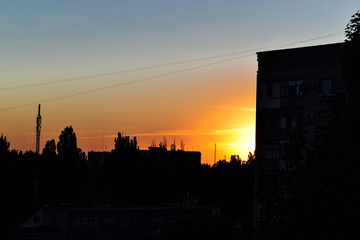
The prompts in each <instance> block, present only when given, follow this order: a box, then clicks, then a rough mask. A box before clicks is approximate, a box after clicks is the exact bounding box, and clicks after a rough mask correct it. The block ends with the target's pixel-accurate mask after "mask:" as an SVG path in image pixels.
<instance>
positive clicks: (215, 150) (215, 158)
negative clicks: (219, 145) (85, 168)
mask: <svg viewBox="0 0 360 240" xmlns="http://www.w3.org/2000/svg"><path fill="white" fill-rule="evenodd" d="M215 163H216V143H215V152H214V165H215Z"/></svg>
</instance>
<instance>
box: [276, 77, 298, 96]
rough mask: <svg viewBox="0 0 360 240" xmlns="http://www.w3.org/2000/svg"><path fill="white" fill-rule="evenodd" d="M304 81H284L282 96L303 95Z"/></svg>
mask: <svg viewBox="0 0 360 240" xmlns="http://www.w3.org/2000/svg"><path fill="white" fill-rule="evenodd" d="M302 85H303V81H302V80H297V81H294V80H292V81H286V82H283V83H282V86H281V96H282V97H294V96H302V95H303V88H302Z"/></svg>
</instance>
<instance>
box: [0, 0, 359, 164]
mask: <svg viewBox="0 0 360 240" xmlns="http://www.w3.org/2000/svg"><path fill="white" fill-rule="evenodd" d="M324 5H326V7H324ZM357 6H358V2H357V1H346V2H341V3H340V2H339V1H316V2H314V1H301V2H296V3H294V2H288V1H275V2H274V1H272V2H268V1H261V2H256V3H255V2H254V3H252V2H242V1H226V2H219V1H195V2H193V1H185V2H184V1H176V2H171V3H170V2H168V1H163V0H162V1H160V0H157V1H151V2H141V3H139V2H137V1H135V2H134V1H125V2H124V1H121V2H116V1H101V2H97V1H91V2H86V3H84V2H82V1H80V2H76V3H71V4H70V3H64V2H61V3H60V2H59V3H48V2H47V1H26V2H21V3H20V2H16V1H10V2H2V3H0V13H1V14H0V15H1V16H2V21H0V28H1V29H2V36H3V38H1V39H0V50H1V52H2V56H1V58H0V63H1V64H0V66H2V67H1V76H0V84H1V89H8V90H6V91H5V90H1V104H0V109H7V108H12V107H14V106H23V107H20V108H16V109H10V110H7V111H1V112H0V115H1V119H0V128H1V129H0V132H2V133H3V134H4V135H6V136H7V137H8V139H9V140H10V141H11V142H12V146H11V147H12V148H14V149H21V150H23V151H25V150H30V149H32V150H35V140H36V136H35V132H34V127H35V125H34V120H33V119H34V118H35V117H36V107H37V104H42V106H41V107H42V131H41V139H42V141H41V142H40V144H41V146H40V149H42V148H43V147H44V145H45V143H46V140H50V139H56V137H57V135H58V132H59V131H61V130H62V128H63V127H64V126H68V125H73V126H74V128H75V129H76V130H77V136H78V141H79V147H81V148H82V149H83V150H84V151H86V152H88V151H91V150H95V151H99V150H106V148H107V149H110V146H111V145H112V140H113V138H114V137H115V135H116V132H117V131H119V130H122V131H124V133H125V134H127V135H130V136H137V137H138V143H139V146H140V147H141V148H142V149H146V148H147V146H149V145H150V144H151V142H152V141H153V140H155V141H156V142H160V141H161V140H162V138H163V137H164V136H166V138H167V139H168V141H169V142H173V140H174V138H175V141H176V142H177V145H179V143H180V141H181V139H183V142H184V143H185V148H186V149H188V150H196V151H200V152H201V153H202V159H203V161H204V162H207V163H213V152H214V144H215V143H216V144H217V155H218V156H219V157H218V159H223V158H224V156H225V155H226V158H227V159H229V158H230V155H233V154H235V155H237V154H238V155H240V157H241V158H242V159H246V156H247V153H248V152H249V151H253V150H254V143H255V139H254V138H255V137H254V136H255V111H254V109H255V79H256V69H257V66H256V56H255V51H259V50H260V49H263V48H268V49H272V48H271V47H273V46H278V47H282V48H284V47H287V45H289V44H291V43H296V44H294V45H291V47H297V46H304V45H316V44H322V43H331V42H340V41H342V40H343V39H344V37H343V34H342V33H341V32H342V31H343V29H344V26H345V25H346V23H347V22H348V20H349V16H351V14H352V13H353V11H354V9H356V7H357ZM311 39H312V41H306V40H311ZM249 50H252V51H249ZM215 56H216V58H215ZM195 60H197V61H195ZM170 63H178V64H170ZM180 63H181V64H180ZM215 63H217V64H215ZM151 66H158V67H156V68H155V67H151ZM149 67H151V68H149ZM134 69H137V71H127V70H134ZM190 69H192V70H191V71H190ZM185 70H187V71H185ZM125 71H127V72H125ZM115 72H117V73H118V74H113V75H111V74H108V73H115ZM120 73H121V74H120ZM175 73H176V74H175ZM95 75H96V77H94V76H95ZM69 79H78V80H76V81H63V82H62V83H58V84H47V85H41V86H40V85H39V86H36V87H32V88H24V89H19V88H17V87H18V86H24V85H36V84H38V83H44V82H45V83H50V82H54V81H61V80H69ZM145 79H148V80H146V81H143V80H145ZM129 82H138V83H136V84H124V85H122V84H123V83H129ZM119 85H120V86H119ZM113 86H118V87H113ZM9 88H13V89H12V90H9ZM14 88H15V89H14ZM99 89H103V90H102V91H99ZM79 93H87V94H79ZM66 96H72V97H66ZM51 99H53V101H49V100H51ZM29 104H30V105H29ZM24 105H26V106H24Z"/></svg>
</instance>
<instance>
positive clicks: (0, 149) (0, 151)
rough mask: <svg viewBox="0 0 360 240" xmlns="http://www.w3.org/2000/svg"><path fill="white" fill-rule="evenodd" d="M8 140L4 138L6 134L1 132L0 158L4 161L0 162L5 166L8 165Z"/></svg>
mask: <svg viewBox="0 0 360 240" xmlns="http://www.w3.org/2000/svg"><path fill="white" fill-rule="evenodd" d="M9 147H10V142H9V141H8V140H7V139H6V136H4V135H3V134H1V136H0V158H1V160H5V163H4V162H2V163H1V165H5V168H8V167H9V164H10V162H9V153H10V150H9Z"/></svg>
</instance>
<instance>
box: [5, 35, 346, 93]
mask: <svg viewBox="0 0 360 240" xmlns="http://www.w3.org/2000/svg"><path fill="white" fill-rule="evenodd" d="M343 33H344V31H341V32H336V33H331V34H327V35H323V36H319V37H316V38H311V39H307V40H302V41H297V42H292V43H286V44H278V45H273V46H269V47H262V48H255V49H249V50H244V51H238V52H232V53H225V54H220V55H214V56H209V57H201V58H194V59H189V60H184V61H177V62H171V63H164V64H159V65H152V66H147V67H140V68H133V69H127V70H121V71H115V72H106V73H100V74H93V75H86V76H80V77H74V78H66V79H59V80H54V81H47V82H37V83H30V84H24V85H18V86H11V87H4V88H0V92H5V91H12V90H19V89H25V88H33V87H39V86H46V85H53V84H60V83H67V82H74V81H79V80H85V79H91V78H99V77H106V76H114V75H119V74H124V73H130V72H138V71H143V70H150V69H155V68H162V67H168V66H173V65H181V64H185V63H191V62H199V61H205V60H211V59H216V58H221V57H229V56H234V55H239V54H244V53H250V52H252V53H253V54H255V53H256V52H258V51H262V50H266V49H273V48H279V47H285V46H292V45H296V44H300V43H305V42H310V41H315V40H319V39H323V38H328V37H333V36H337V35H340V34H343ZM251 55H252V54H251Z"/></svg>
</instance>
